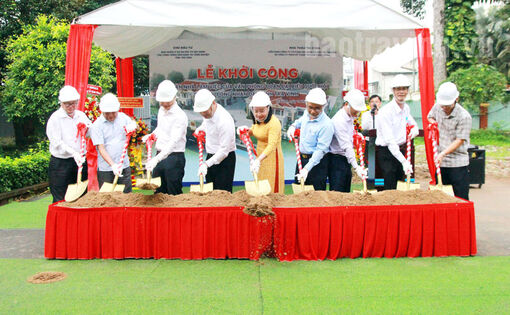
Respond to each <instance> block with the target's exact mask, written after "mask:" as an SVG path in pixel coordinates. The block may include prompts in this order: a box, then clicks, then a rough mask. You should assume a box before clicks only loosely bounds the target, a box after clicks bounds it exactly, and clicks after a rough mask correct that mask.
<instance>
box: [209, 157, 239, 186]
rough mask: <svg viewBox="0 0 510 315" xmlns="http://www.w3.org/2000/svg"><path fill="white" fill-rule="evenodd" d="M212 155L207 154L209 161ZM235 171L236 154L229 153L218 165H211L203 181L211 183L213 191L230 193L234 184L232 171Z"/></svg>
mask: <svg viewBox="0 0 510 315" xmlns="http://www.w3.org/2000/svg"><path fill="white" fill-rule="evenodd" d="M211 156H213V155H212V154H207V158H208V159H209V158H210V157H211ZM235 169H236V153H235V152H234V151H232V152H230V153H229V154H228V155H227V157H226V158H225V159H224V160H223V161H221V163H220V164H216V165H213V166H211V167H209V168H208V169H207V175H205V180H206V182H208V183H211V182H212V183H213V188H214V189H219V190H226V191H230V192H232V184H233V183H234V171H235Z"/></svg>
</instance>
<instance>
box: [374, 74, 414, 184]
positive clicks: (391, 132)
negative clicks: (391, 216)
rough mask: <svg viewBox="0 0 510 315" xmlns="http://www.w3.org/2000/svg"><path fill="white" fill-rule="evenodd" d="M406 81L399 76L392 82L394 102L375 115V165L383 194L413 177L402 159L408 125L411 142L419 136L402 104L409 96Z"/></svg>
mask: <svg viewBox="0 0 510 315" xmlns="http://www.w3.org/2000/svg"><path fill="white" fill-rule="evenodd" d="M409 86H411V84H410V83H409V80H408V79H407V78H406V77H405V76H404V75H402V74H399V75H397V76H395V78H394V79H393V80H392V82H391V87H392V89H393V100H392V101H391V102H389V103H388V104H386V105H385V106H383V107H382V108H381V110H379V114H378V115H377V120H378V121H377V124H376V129H377V138H376V139H375V145H376V154H377V163H378V165H379V168H380V169H381V170H382V172H383V177H384V190H387V189H396V188H397V181H399V180H404V178H405V175H407V174H412V173H413V168H412V165H411V163H410V162H408V161H407V160H406V158H405V154H406V140H407V125H408V124H409V125H411V126H413V128H412V129H411V132H410V136H411V138H415V137H416V136H417V135H418V132H419V130H418V125H417V124H416V121H415V120H414V118H413V117H412V116H411V111H410V109H409V105H407V104H406V103H405V99H406V97H407V94H408V93H409Z"/></svg>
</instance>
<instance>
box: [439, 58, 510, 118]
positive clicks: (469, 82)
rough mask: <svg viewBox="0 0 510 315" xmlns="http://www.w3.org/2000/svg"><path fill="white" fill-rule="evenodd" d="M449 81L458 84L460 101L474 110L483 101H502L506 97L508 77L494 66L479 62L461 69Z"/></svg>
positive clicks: (476, 109)
mask: <svg viewBox="0 0 510 315" xmlns="http://www.w3.org/2000/svg"><path fill="white" fill-rule="evenodd" d="M448 81H451V82H454V83H455V84H456V85H457V88H458V89H459V92H460V103H461V104H462V105H463V106H465V107H466V108H468V109H470V110H471V111H473V112H478V110H479V106H480V104H481V103H488V102H489V101H494V102H501V101H503V99H504V97H505V89H506V78H505V76H504V75H503V74H502V73H501V72H499V71H498V70H497V69H496V68H494V67H492V66H488V65H483V64H478V65H473V66H471V67H469V68H467V69H459V70H457V71H455V72H453V73H452V74H451V75H450V76H449V77H448Z"/></svg>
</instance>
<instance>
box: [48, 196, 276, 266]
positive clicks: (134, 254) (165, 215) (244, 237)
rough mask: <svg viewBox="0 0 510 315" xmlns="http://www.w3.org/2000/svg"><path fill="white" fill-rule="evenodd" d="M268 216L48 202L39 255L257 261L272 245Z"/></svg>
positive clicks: (235, 211)
mask: <svg viewBox="0 0 510 315" xmlns="http://www.w3.org/2000/svg"><path fill="white" fill-rule="evenodd" d="M272 229H273V223H272V217H264V218H256V217H253V216H250V215H247V214H245V213H243V212H242V207H221V208H219V207H218V208H135V207H126V208H124V207H118V208H96V209H94V208H90V209H73V208H65V207H59V206H56V204H52V205H50V206H49V210H48V215H47V217H46V236H45V248H44V255H45V257H46V258H57V259H93V258H114V259H122V258H170V259H171V258H179V259H204V258H217V259H225V258H241V259H254V260H256V259H258V258H259V257H260V255H262V254H263V253H264V252H265V251H266V250H269V249H270V248H271V246H272V239H271V237H272Z"/></svg>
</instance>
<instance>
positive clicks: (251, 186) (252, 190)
mask: <svg viewBox="0 0 510 315" xmlns="http://www.w3.org/2000/svg"><path fill="white" fill-rule="evenodd" d="M244 186H245V188H246V192H247V193H248V195H251V196H263V195H267V194H269V193H271V185H270V184H269V181H268V180H267V179H264V180H258V181H245V182H244Z"/></svg>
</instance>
